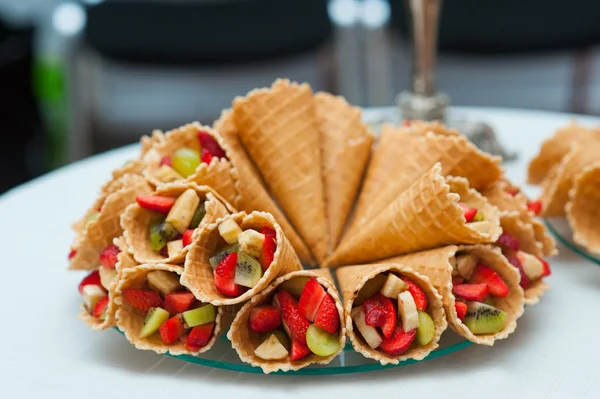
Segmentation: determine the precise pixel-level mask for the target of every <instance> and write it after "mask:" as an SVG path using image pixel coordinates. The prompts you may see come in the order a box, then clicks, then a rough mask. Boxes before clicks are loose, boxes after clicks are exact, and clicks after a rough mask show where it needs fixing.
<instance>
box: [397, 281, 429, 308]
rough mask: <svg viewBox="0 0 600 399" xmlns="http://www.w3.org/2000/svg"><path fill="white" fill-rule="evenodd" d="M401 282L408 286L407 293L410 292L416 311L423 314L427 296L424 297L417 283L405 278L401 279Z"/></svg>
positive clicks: (423, 292)
mask: <svg viewBox="0 0 600 399" xmlns="http://www.w3.org/2000/svg"><path fill="white" fill-rule="evenodd" d="M402 280H403V281H404V282H405V283H406V284H407V285H408V292H410V294H411V295H412V297H413V299H414V300H415V304H416V305H417V310H420V311H421V312H424V311H425V309H427V295H425V291H423V290H422V289H421V287H419V286H418V285H417V283H415V282H413V281H412V280H409V279H407V278H406V277H403V278H402Z"/></svg>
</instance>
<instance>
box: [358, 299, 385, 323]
mask: <svg viewBox="0 0 600 399" xmlns="http://www.w3.org/2000/svg"><path fill="white" fill-rule="evenodd" d="M362 307H363V310H364V311H365V323H367V325H368V326H371V327H381V326H383V325H384V324H385V322H386V320H387V311H386V310H385V308H384V307H383V305H382V304H381V303H380V302H378V301H376V300H374V299H367V300H365V301H364V302H363V304H362Z"/></svg>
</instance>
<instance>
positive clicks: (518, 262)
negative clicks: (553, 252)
mask: <svg viewBox="0 0 600 399" xmlns="http://www.w3.org/2000/svg"><path fill="white" fill-rule="evenodd" d="M496 245H498V246H499V247H500V248H502V253H503V254H504V256H506V259H508V261H509V262H510V264H511V265H513V266H514V267H516V268H517V269H519V273H520V274H521V282H520V284H521V287H523V289H524V290H526V289H528V288H529V287H531V284H533V283H534V282H536V281H539V280H540V279H542V278H544V277H546V276H549V275H550V274H551V273H552V271H551V270H550V265H549V264H548V262H546V261H545V260H544V259H542V258H540V257H539V256H535V255H532V254H529V253H527V252H524V251H522V250H521V243H520V242H519V240H518V239H517V238H516V237H515V236H512V235H510V234H509V233H507V232H504V233H502V235H501V236H500V238H499V239H498V241H497V242H496Z"/></svg>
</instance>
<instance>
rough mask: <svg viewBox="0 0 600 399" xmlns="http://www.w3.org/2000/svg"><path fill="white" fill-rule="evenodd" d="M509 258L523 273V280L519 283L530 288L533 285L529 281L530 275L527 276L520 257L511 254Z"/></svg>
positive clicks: (524, 287)
mask: <svg viewBox="0 0 600 399" xmlns="http://www.w3.org/2000/svg"><path fill="white" fill-rule="evenodd" d="M507 259H508V262H509V263H510V264H511V265H513V266H514V267H516V268H517V269H519V274H521V281H520V282H519V285H520V286H521V288H523V289H524V290H526V289H528V288H529V287H530V286H531V282H530V281H529V277H527V274H525V269H523V265H522V264H521V261H520V260H519V258H517V257H516V256H514V255H511V256H509V257H507Z"/></svg>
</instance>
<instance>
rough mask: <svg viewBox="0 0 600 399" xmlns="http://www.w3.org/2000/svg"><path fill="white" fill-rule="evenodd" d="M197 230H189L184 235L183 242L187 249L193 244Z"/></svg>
mask: <svg viewBox="0 0 600 399" xmlns="http://www.w3.org/2000/svg"><path fill="white" fill-rule="evenodd" d="M194 231H196V230H195V229H188V230H186V231H185V232H184V233H183V237H181V240H182V241H183V246H184V247H187V246H188V245H190V244H191V243H192V235H193V234H194Z"/></svg>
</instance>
